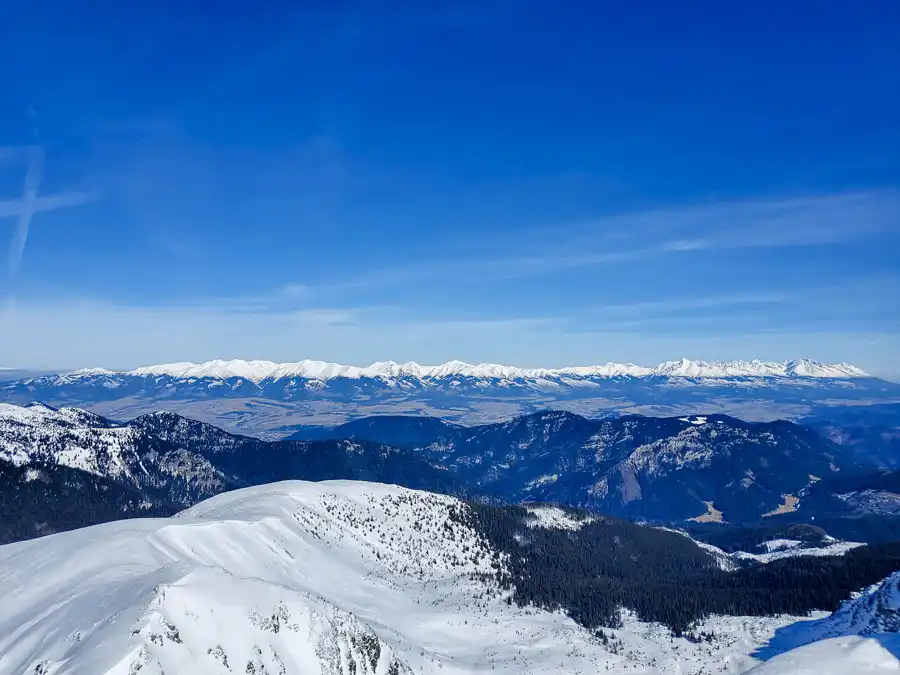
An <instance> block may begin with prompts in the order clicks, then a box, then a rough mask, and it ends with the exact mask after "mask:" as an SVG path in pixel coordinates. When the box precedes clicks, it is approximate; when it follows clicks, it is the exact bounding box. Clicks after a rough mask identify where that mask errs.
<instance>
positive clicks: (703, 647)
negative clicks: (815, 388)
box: [0, 481, 797, 675]
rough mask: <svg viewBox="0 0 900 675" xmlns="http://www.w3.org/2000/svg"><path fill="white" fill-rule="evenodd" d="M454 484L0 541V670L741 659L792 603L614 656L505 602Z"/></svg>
mask: <svg viewBox="0 0 900 675" xmlns="http://www.w3.org/2000/svg"><path fill="white" fill-rule="evenodd" d="M453 508H464V506H463V505H462V503H461V502H459V501H457V500H455V499H453V498H451V497H446V496H441V495H434V494H429V493H424V492H416V491H412V490H406V489H403V488H398V487H394V486H387V485H379V484H371V483H358V482H350V481H329V482H324V483H306V482H300V481H291V482H285V483H276V484H273V485H268V486H261V487H256V488H248V489H246V490H240V491H236V492H230V493H227V494H223V495H219V496H218V497H215V498H213V499H210V500H208V501H206V502H203V503H201V504H199V505H197V506H195V507H193V508H191V509H189V510H187V511H185V512H183V513H182V514H181V515H179V516H177V517H175V518H172V519H145V520H128V521H119V522H114V523H107V524H104V525H98V526H95V527H90V528H85V529H81V530H76V531H73V532H66V533H61V534H57V535H51V536H48V537H44V538H41V539H35V540H31V541H27V542H20V543H16V544H9V545H6V546H3V547H0V588H2V589H3V601H2V602H0V675H23V674H27V675H163V673H166V674H168V675H179V674H187V673H190V674H191V675H226V674H230V673H248V674H252V675H263V674H267V675H276V674H279V675H297V674H299V673H304V674H316V673H329V674H336V675H350V673H355V674H356V675H390V674H393V675H400V674H402V673H422V674H431V673H440V674H441V675H462V674H463V673H466V674H471V673H495V674H499V675H512V674H516V675H519V674H524V673H530V674H537V673H553V674H560V673H573V674H575V673H581V674H583V675H594V674H595V673H599V672H612V673H646V674H650V673H664V674H667V675H675V674H678V675H699V674H700V673H706V674H708V673H717V672H728V673H738V672H742V671H743V670H745V669H746V668H747V667H749V666H751V665H753V664H754V663H756V662H755V661H754V660H753V659H752V658H750V656H749V654H750V653H751V652H753V651H754V650H756V649H758V648H759V647H761V646H762V645H764V644H765V643H766V642H768V640H769V639H771V637H772V636H773V635H774V632H775V630H776V629H778V628H781V627H784V626H787V625H789V624H792V623H794V622H795V621H796V620H797V619H796V618H792V617H780V618H742V617H718V618H713V619H710V620H709V621H707V622H705V623H704V625H703V626H702V627H701V628H702V629H703V630H712V631H714V632H715V634H716V639H715V640H714V641H713V643H702V644H696V645H695V644H692V643H690V642H688V641H686V640H683V639H680V638H679V639H675V638H672V636H671V634H670V633H669V632H668V631H667V630H666V629H665V628H663V627H661V626H657V625H655V624H647V623H642V622H640V621H637V620H636V619H634V617H631V616H628V615H627V614H626V615H625V616H624V625H623V628H622V629H620V630H616V631H607V633H608V634H611V635H612V636H613V637H614V638H615V640H616V641H617V642H619V643H620V645H619V647H618V648H617V649H616V652H617V653H613V651H612V650H611V649H608V648H607V647H604V646H603V644H602V643H601V641H600V640H599V639H597V637H596V636H594V635H593V634H592V633H591V632H589V631H587V630H584V629H583V628H581V627H579V626H578V625H577V624H575V623H574V622H573V621H572V620H570V619H568V618H567V617H565V616H564V615H562V614H560V613H551V612H546V611H542V610H537V609H535V608H519V607H516V606H515V604H513V605H508V604H507V603H506V600H505V596H504V593H503V592H501V591H499V590H498V589H496V588H494V587H493V586H492V585H491V583H490V582H488V581H485V580H483V579H480V578H478V577H476V576H475V573H477V572H487V571H489V569H490V563H491V554H490V551H488V550H486V548H485V542H484V541H483V540H481V539H480V537H479V535H477V534H476V533H475V532H474V531H472V530H470V529H468V528H467V527H466V526H463V525H461V524H460V523H459V522H456V521H454V520H452V519H451V518H450V517H449V512H450V509H453Z"/></svg>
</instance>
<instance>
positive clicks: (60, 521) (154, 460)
mask: <svg viewBox="0 0 900 675" xmlns="http://www.w3.org/2000/svg"><path fill="white" fill-rule="evenodd" d="M0 476H2V477H3V478H4V480H3V481H2V483H0V490H2V495H0V497H2V498H0V507H2V509H3V512H2V517H3V520H4V527H5V529H6V531H8V534H7V536H8V537H12V538H20V537H27V536H35V535H38V534H42V533H47V532H54V531H59V530H61V529H67V528H69V527H77V526H82V525H89V524H93V523H96V522H103V521H106V520H112V519H117V518H127V517H133V516H136V515H160V514H161V515H168V514H169V513H173V512H174V511H176V510H178V509H180V508H184V507H185V506H189V505H191V504H194V503H196V502H199V501H202V500H204V499H207V498H209V497H211V496H213V495H216V494H219V493H221V492H227V491H229V490H233V489H236V488H241V487H247V486H251V485H260V484H263V483H271V482H275V481H280V480H286V479H305V480H316V481H318V480H330V479H355V480H366V481H372V482H382V483H397V484H401V485H405V486H409V487H415V488H422V489H428V490H431V491H435V492H443V493H450V494H461V495H465V494H468V492H467V490H465V489H464V488H463V487H461V486H460V484H459V483H458V480H457V477H456V476H454V475H452V474H451V473H450V472H448V471H444V470H441V469H437V468H435V467H433V466H432V465H431V464H430V463H429V461H428V460H427V459H426V458H424V457H422V456H420V455H418V454H416V453H412V452H408V451H404V450H399V449H397V448H392V447H390V446H386V445H382V444H379V443H372V442H368V441H352V440H336V441H335V440H331V441H278V442H266V441H261V440H258V439H255V438H249V437H246V436H234V435H232V434H229V433H227V432H225V431H222V430H221V429H217V428H215V427H213V426H210V425H208V424H204V423H202V422H196V421H194V420H188V419H185V418H182V417H179V416H178V415H174V414H171V413H160V414H154V415H146V416H143V417H140V418H138V419H135V420H133V421H132V422H130V423H128V424H118V423H115V422H112V421H110V420H107V419H105V418H103V417H100V416H98V415H94V414H92V413H87V412H85V411H82V410H78V409H74V408H66V409H60V410H56V409H53V408H50V407H48V406H43V405H34V406H29V407H27V408H20V407H18V406H9V405H6V404H0ZM42 500H43V502H44V505H45V506H46V508H43V509H42V508H40V502H41V501H42ZM38 512H40V513H38ZM29 514H30V515H29ZM16 523H18V524H16Z"/></svg>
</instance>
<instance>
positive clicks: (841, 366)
mask: <svg viewBox="0 0 900 675" xmlns="http://www.w3.org/2000/svg"><path fill="white" fill-rule="evenodd" d="M113 375H127V376H134V377H160V376H168V377H174V378H177V379H204V378H208V379H234V378H236V379H244V380H249V381H251V382H256V383H259V382H262V381H264V380H281V379H285V378H301V379H311V380H323V381H325V380H331V379H336V378H347V379H363V378H380V379H397V378H413V379H419V380H434V379H444V378H453V377H466V378H482V379H494V380H540V379H559V378H610V377H635V378H637V377H660V376H661V377H684V378H700V379H706V378H727V377H766V378H772V377H814V378H854V377H869V374H868V373H866V372H865V371H864V370H862V369H861V368H857V367H856V366H852V365H850V364H847V363H836V364H826V363H821V362H818V361H813V360H810V359H799V360H793V361H783V362H774V361H760V360H752V361H742V360H739V361H697V360H691V359H686V358H683V359H680V360H677V361H666V362H664V363H661V364H659V365H657V366H654V367H646V366H638V365H635V364H632V363H612V362H609V363H605V364H602V365H594V366H571V367H565V368H520V367H516V366H505V365H499V364H493V363H480V364H477V365H475V364H471V363H466V362H464V361H448V362H446V363H442V364H440V365H436V366H423V365H420V364H418V363H415V362H413V361H409V362H407V363H402V364H400V363H396V362H394V361H378V362H375V363H373V364H371V365H369V366H365V367H362V366H347V365H342V364H338V363H327V362H325V361H311V360H303V361H298V362H296V363H276V362H274V361H244V360H239V359H233V360H230V361H225V360H221V359H217V360H213V361H207V362H205V363H191V362H178V363H167V364H160V365H154V366H145V367H142V368H137V369H135V370H131V371H127V372H122V373H114V372H113V371H109V370H104V369H100V368H94V369H82V370H77V371H73V372H70V373H64V374H62V375H60V377H64V378H70V379H71V378H82V377H93V376H113Z"/></svg>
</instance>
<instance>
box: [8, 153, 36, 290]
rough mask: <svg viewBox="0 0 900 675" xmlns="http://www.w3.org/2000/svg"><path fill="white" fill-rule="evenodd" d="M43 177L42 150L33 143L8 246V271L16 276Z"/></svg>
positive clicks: (20, 264)
mask: <svg viewBox="0 0 900 675" xmlns="http://www.w3.org/2000/svg"><path fill="white" fill-rule="evenodd" d="M43 177H44V152H43V150H41V148H40V146H38V145H33V146H31V147H30V148H28V170H27V171H26V173H25V189H24V190H23V192H22V200H21V201H20V202H19V223H18V225H17V226H16V233H15V234H14V235H13V241H12V245H11V246H10V247H9V273H10V275H11V276H16V275H17V274H18V272H19V268H20V267H21V266H22V256H23V255H24V254H25V244H27V243H28V230H29V229H30V228H31V219H32V218H33V217H34V213H35V207H36V206H37V194H38V188H40V186H41V180H42V179H43Z"/></svg>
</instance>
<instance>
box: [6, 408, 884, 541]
mask: <svg viewBox="0 0 900 675" xmlns="http://www.w3.org/2000/svg"><path fill="white" fill-rule="evenodd" d="M316 433H317V434H320V435H326V436H331V438H322V439H320V440H286V441H264V440H259V439H256V438H251V437H248V436H238V435H235V434H231V433H228V432H226V431H223V430H221V429H218V428H216V427H214V426H212V425H209V424H206V423H204V422H198V421H196V420H190V419H186V418H184V417H180V416H179V415H176V414H174V413H167V412H163V413H154V414H151V415H144V416H141V417H138V418H136V419H134V420H132V421H131V422H128V423H124V424H120V423H115V422H112V421H110V420H108V419H105V418H103V417H100V416H98V415H95V414H93V413H88V412H85V411H83V410H79V409H73V408H65V409H60V410H56V409H53V408H50V407H48V406H42V405H34V406H30V407H27V408H20V407H17V406H10V405H6V404H0V460H2V461H5V462H7V463H9V464H10V465H11V467H12V469H10V471H11V472H12V473H11V474H10V475H13V476H14V477H15V480H12V481H11V484H12V483H15V484H19V485H23V484H24V482H27V481H28V480H29V478H28V477H29V475H31V474H28V473H27V472H26V473H22V472H21V471H18V472H17V473H16V472H15V471H13V469H16V470H18V469H20V468H22V467H31V466H34V467H51V468H52V467H60V469H59V470H60V471H62V469H63V468H64V469H66V470H71V471H78V472H80V473H79V474H78V475H79V480H78V481H75V482H73V483H71V484H70V483H60V482H59V481H55V482H54V481H51V483H50V485H51V486H53V485H56V486H58V485H62V484H64V485H66V486H67V490H63V491H62V492H60V496H59V497H58V501H59V503H60V504H61V505H64V504H65V503H67V501H66V500H75V496H74V493H73V491H72V490H71V489H68V488H71V487H72V486H73V485H74V486H76V487H77V485H87V484H89V483H90V482H91V480H92V478H91V477H96V478H97V480H103V481H108V482H111V484H113V485H115V486H117V488H118V489H121V490H125V491H128V493H127V494H128V495H130V496H128V499H129V500H131V501H129V504H131V503H134V504H145V506H143V507H142V508H144V509H145V510H146V509H150V508H151V507H153V508H160V509H163V510H165V509H170V510H171V509H175V508H181V507H184V506H187V505H190V504H194V503H196V502H198V501H201V500H203V499H206V498H208V497H210V496H213V495H215V494H219V493H221V492H225V491H229V490H233V489H235V488H240V487H245V486H251V485H259V484H264V483H270V482H274V481H278V480H285V479H292V478H301V479H306V480H328V479H356V480H368V481H375V482H384V483H393V484H397V485H402V486H405V487H412V488H417V489H427V490H430V491H435V492H443V493H447V494H455V495H467V496H473V497H475V496H477V497H481V498H484V499H487V500H489V501H495V502H507V503H522V502H556V503H563V504H567V505H572V506H580V507H585V508H590V509H593V510H596V511H601V512H605V513H609V514H613V515H618V516H624V517H630V518H644V519H650V520H655V521H662V522H677V521H686V520H698V521H699V522H721V521H727V522H733V523H739V522H748V521H754V520H758V519H760V518H763V519H767V518H773V519H775V518H778V519H784V518H786V517H790V516H792V515H793V516H796V515H799V514H803V515H804V517H812V516H815V515H830V516H834V517H836V518H843V517H844V516H847V515H861V514H862V515H865V514H873V513H878V514H880V515H884V514H887V515H890V514H892V513H894V511H896V510H897V508H896V505H895V502H896V501H897V499H896V495H894V494H893V492H892V489H893V488H892V485H893V483H891V482H890V480H889V479H887V478H884V477H882V478H880V479H877V480H876V479H875V478H871V477H870V478H869V479H868V481H869V482H861V481H860V480H857V478H858V477H859V476H861V475H863V474H865V473H866V472H867V471H869V472H871V470H872V467H871V466H869V465H868V464H866V463H865V462H862V461H860V460H859V459H858V453H855V452H854V451H852V450H850V449H848V448H846V447H844V446H840V445H836V444H834V443H831V442H830V441H828V440H826V439H824V438H822V437H821V436H820V435H818V434H817V433H816V432H814V431H812V430H810V429H807V428H805V427H801V426H798V425H796V424H793V423H791V422H785V421H780V422H771V423H750V422H744V421H741V420H737V419H734V418H731V417H726V416H721V415H711V416H688V417H674V418H651V417H639V416H628V417H619V418H613V419H606V420H588V419H586V418H584V417H580V416H578V415H574V414H572V413H566V412H545V413H537V414H534V415H527V416H523V417H519V418H516V419H513V420H510V421H509V422H505V423H502V424H490V425H482V426H477V427H463V426H459V425H453V424H449V423H446V422H443V421H441V420H434V419H429V418H416V417H402V416H393V417H376V418H368V419H361V420H356V421H354V422H351V423H349V424H347V425H344V426H342V427H338V428H335V429H332V430H330V431H327V432H326V431H323V430H322V429H317V430H316ZM386 441H391V443H392V444H391V443H387V442H386ZM79 481H80V482H79ZM854 481H855V482H854ZM873 481H874V482H873ZM885 481H887V482H885ZM888 483H890V484H888ZM6 487H7V488H9V486H8V485H7V486H6ZM31 487H32V488H34V487H36V486H31ZM29 489H31V488H29ZM92 489H95V490H97V489H100V488H99V487H97V486H93V487H92ZM32 491H33V490H32ZM75 492H77V490H75ZM70 493H72V494H70ZM29 494H30V493H29ZM66 495H68V496H66ZM122 498H123V499H125V496H123V497H122ZM126 501H127V500H126ZM73 503H74V501H73ZM134 508H135V507H134V506H128V507H125V508H123V510H122V511H123V514H125V513H126V512H129V513H130V512H133V511H134ZM798 509H799V511H798ZM89 520H90V519H89ZM50 529H51V530H52V529H53V527H50Z"/></svg>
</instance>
